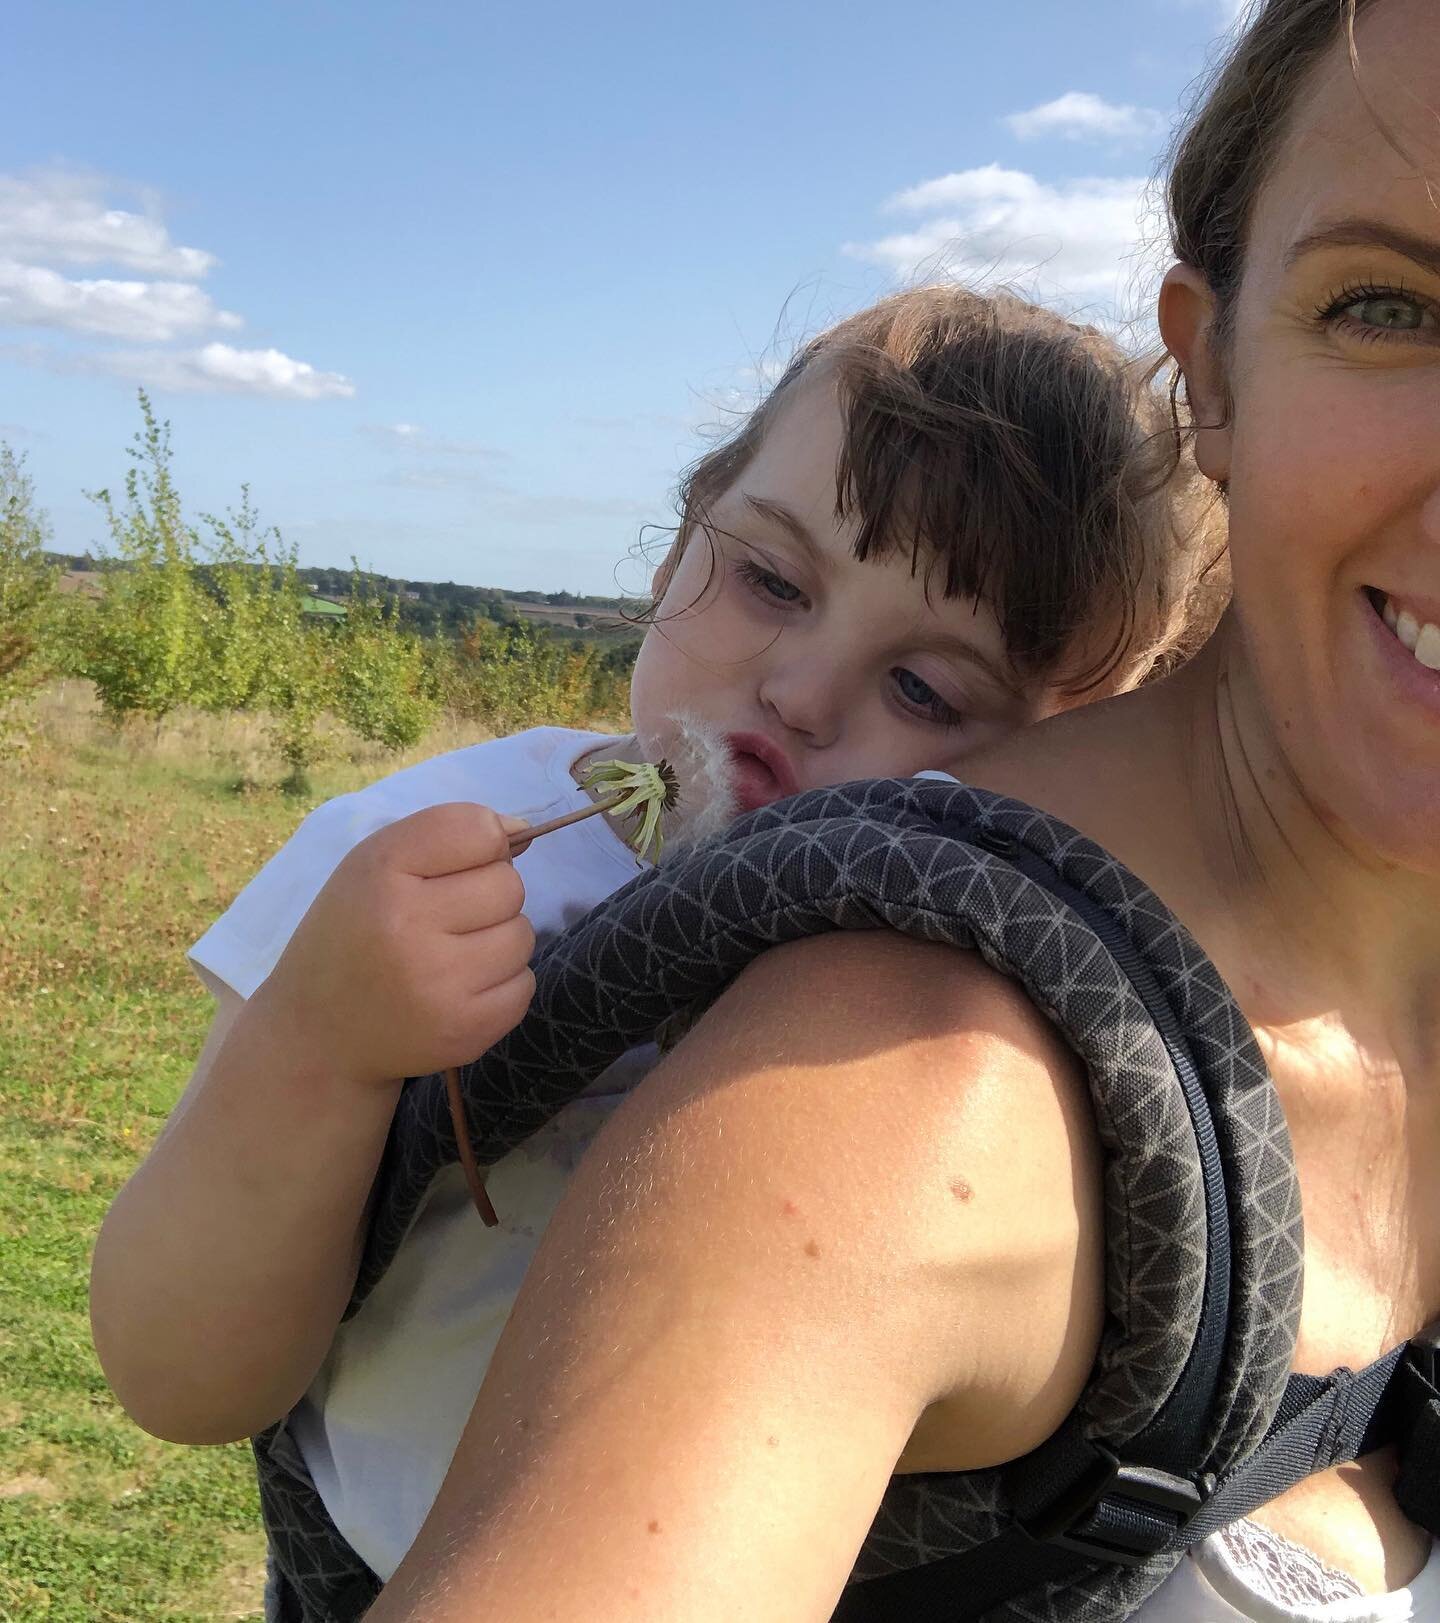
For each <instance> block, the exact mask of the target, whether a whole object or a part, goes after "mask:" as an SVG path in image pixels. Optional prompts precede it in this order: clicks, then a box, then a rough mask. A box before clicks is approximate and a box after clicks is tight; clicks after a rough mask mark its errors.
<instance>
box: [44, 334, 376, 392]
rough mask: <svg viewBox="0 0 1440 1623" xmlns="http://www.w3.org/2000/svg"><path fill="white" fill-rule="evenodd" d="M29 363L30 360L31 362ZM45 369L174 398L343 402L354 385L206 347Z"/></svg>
mask: <svg viewBox="0 0 1440 1623" xmlns="http://www.w3.org/2000/svg"><path fill="white" fill-rule="evenodd" d="M31 358H33V356H32V357H31ZM44 364H52V365H58V366H59V368H60V369H61V370H64V371H83V372H104V373H106V374H107V375H110V376H113V377H120V378H126V379H128V380H129V381H131V382H134V383H143V384H144V385H146V387H147V388H151V389H168V390H173V391H175V392H176V393H179V394H197V393H205V394H250V395H267V396H269V397H271V398H272V399H277V400H345V399H349V397H350V396H351V395H353V394H354V393H355V385H354V384H353V383H352V382H351V381H350V380H349V378H347V377H342V376H341V374H340V373H338V372H320V371H317V370H316V369H315V368H314V367H313V366H311V365H310V364H309V363H308V362H306V361H297V360H295V359H294V358H293V357H291V356H289V355H286V354H285V353H284V352H283V351H281V350H278V349H234V348H232V347H231V346H230V345H229V344H221V343H213V344H205V345H204V346H202V347H201V348H200V349H141V350H107V351H102V352H100V353H97V354H93V355H84V356H78V357H74V358H71V359H56V358H54V357H53V356H52V357H51V358H50V359H48V360H47V361H45V362H44Z"/></svg>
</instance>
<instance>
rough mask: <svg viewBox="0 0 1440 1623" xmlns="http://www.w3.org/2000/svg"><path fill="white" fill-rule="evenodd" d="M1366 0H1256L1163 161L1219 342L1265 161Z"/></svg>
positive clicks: (1175, 238)
mask: <svg viewBox="0 0 1440 1623" xmlns="http://www.w3.org/2000/svg"><path fill="white" fill-rule="evenodd" d="M1374 3H1375V0H1263V4H1261V5H1259V6H1258V7H1257V9H1256V10H1255V12H1254V15H1253V17H1252V19H1251V21H1250V23H1249V25H1248V26H1247V27H1246V28H1245V30H1244V32H1243V33H1242V34H1241V35H1240V38H1239V39H1238V40H1237V41H1236V43H1235V45H1234V47H1233V48H1232V49H1231V51H1230V53H1229V55H1228V56H1226V57H1225V59H1224V60H1223V61H1222V62H1221V63H1220V66H1219V67H1218V69H1217V70H1216V72H1215V74H1214V75H1213V77H1212V78H1211V80H1210V81H1209V83H1208V85H1206V87H1205V88H1204V90H1203V92H1202V94H1201V98H1200V100H1199V103H1198V105H1197V109H1196V111H1195V112H1194V114H1193V115H1192V116H1191V118H1190V120H1189V122H1188V124H1187V125H1186V126H1185V127H1184V128H1183V129H1182V130H1181V132H1180V135H1179V137H1178V139H1177V141H1176V144H1175V149H1174V155H1173V157H1172V159H1171V165H1170V184H1169V209H1170V239H1171V243H1172V245H1173V247H1174V250H1175V257H1176V258H1177V259H1178V260H1180V262H1181V263H1182V264H1185V265H1191V266H1193V267H1194V268H1195V269H1196V270H1198V271H1200V272H1201V273H1202V274H1203V275H1204V277H1205V280H1206V281H1207V282H1208V283H1209V284H1210V289H1211V292H1212V293H1213V294H1214V295H1215V301H1216V324H1215V338H1216V341H1217V344H1218V347H1219V349H1220V350H1221V351H1222V352H1223V350H1224V348H1225V346H1226V343H1227V341H1228V339H1229V337H1230V328H1231V322H1232V321H1233V318H1234V308H1235V296H1236V294H1237V293H1238V292H1239V290H1240V281H1241V277H1242V274H1243V272H1244V268H1245V246H1246V242H1247V239H1248V237H1249V232H1250V221H1251V218H1252V216H1253V214H1254V212H1255V200H1256V198H1257V197H1258V196H1259V194H1260V189H1261V187H1262V186H1263V185H1264V183H1265V180H1266V178H1267V177H1268V176H1269V174H1270V171H1271V169H1272V168H1273V167H1274V164H1275V160H1276V157H1277V156H1278V154H1279V151H1280V147H1281V144H1282V142H1283V141H1284V139H1285V136H1286V134H1287V132H1288V130H1289V128H1290V125H1291V121H1292V118H1293V115H1294V112H1295V107H1296V103H1297V102H1298V100H1299V98H1300V94H1301V91H1302V90H1303V89H1304V87H1305V85H1306V84H1307V82H1308V81H1309V79H1310V77H1311V75H1312V74H1313V72H1314V70H1315V69H1316V67H1317V66H1318V65H1319V63H1320V61H1321V59H1322V58H1323V57H1324V56H1325V55H1326V53H1327V52H1329V51H1330V50H1331V49H1332V48H1333V47H1334V46H1335V45H1336V44H1337V43H1338V42H1340V41H1342V40H1343V41H1345V42H1346V43H1347V44H1348V46H1349V50H1350V55H1351V60H1352V62H1353V61H1354V58H1355V22H1356V19H1357V18H1358V17H1359V16H1360V15H1361V13H1363V12H1364V11H1365V10H1367V9H1368V8H1369V7H1370V6H1371V5H1373V4H1374Z"/></svg>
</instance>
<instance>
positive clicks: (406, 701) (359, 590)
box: [334, 568, 438, 750]
mask: <svg viewBox="0 0 1440 1623" xmlns="http://www.w3.org/2000/svg"><path fill="white" fill-rule="evenodd" d="M334 635H335V640H336V656H337V663H338V667H339V677H340V681H339V688H338V691H337V693H336V708H337V710H338V711H339V713H340V715H341V716H343V717H344V719H345V720H346V721H348V722H349V723H350V725H351V726H352V727H353V728H354V729H355V731H356V732H357V733H359V734H360V736H361V737H362V738H368V739H370V740H371V741H372V742H374V743H377V744H384V745H385V746H386V747H387V748H388V749H394V750H400V749H407V748H408V747H409V746H410V745H411V744H416V743H418V742H419V741H420V740H421V739H422V738H423V737H424V736H425V733H426V730H427V729H428V728H429V726H430V724H431V723H432V722H433V721H434V719H435V712H436V710H437V708H438V704H437V698H438V694H437V689H436V685H435V683H434V681H433V679H432V676H431V672H430V669H429V662H428V661H427V660H426V657H425V645H424V643H422V642H421V640H420V639H419V637H417V636H415V635H413V634H412V633H411V632H408V631H402V630H401V629H400V625H399V606H398V604H397V602H396V601H395V599H394V598H391V599H390V600H389V602H382V601H381V600H380V599H379V598H378V597H377V596H376V595H375V594H374V593H373V592H370V591H368V590H366V589H365V588H364V587H363V586H362V584H361V582H360V578H359V570H358V568H357V570H356V572H355V575H354V577H353V578H352V583H351V590H350V597H349V601H348V603H347V605H346V615H345V620H344V623H343V624H342V625H341V626H340V627H339V628H338V629H337V630H336V632H335V633H334Z"/></svg>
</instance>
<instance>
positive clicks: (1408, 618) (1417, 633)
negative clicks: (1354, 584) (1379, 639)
mask: <svg viewBox="0 0 1440 1623" xmlns="http://www.w3.org/2000/svg"><path fill="white" fill-rule="evenodd" d="M1381 617H1382V618H1383V619H1384V621H1385V624H1386V625H1387V626H1389V627H1390V629H1391V630H1392V631H1393V632H1394V633H1395V636H1396V638H1397V639H1398V640H1399V641H1400V642H1401V643H1403V644H1404V645H1405V647H1406V648H1408V649H1409V650H1410V652H1411V653H1412V654H1414V656H1415V657H1416V659H1418V660H1419V661H1420V663H1421V664H1422V665H1423V666H1425V668H1426V669H1427V670H1431V671H1440V626H1437V625H1431V624H1428V623H1427V624H1423V625H1422V624H1421V622H1420V621H1419V619H1417V618H1416V616H1415V615H1413V614H1412V613H1411V612H1410V610H1409V609H1407V608H1405V607H1404V606H1403V605H1401V604H1397V603H1396V602H1395V600H1394V598H1391V597H1387V598H1386V599H1385V607H1384V609H1383V610H1382V611H1381Z"/></svg>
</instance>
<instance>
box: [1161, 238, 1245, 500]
mask: <svg viewBox="0 0 1440 1623" xmlns="http://www.w3.org/2000/svg"><path fill="white" fill-rule="evenodd" d="M1217 313H1218V312H1217V309H1216V304H1215V295H1214V293H1212V292H1211V290H1210V284H1209V283H1208V282H1207V281H1206V280H1205V278H1204V277H1203V276H1202V275H1201V274H1200V272H1199V271H1198V270H1196V269H1195V268H1194V267H1193V266H1191V265H1172V266H1171V268H1170V271H1169V273H1168V274H1167V275H1166V277H1165V280H1164V282H1163V284H1162V285H1161V288H1160V310H1159V317H1160V337H1161V339H1162V340H1163V341H1164V344H1165V347H1166V349H1168V350H1169V351H1170V353H1171V354H1172V355H1173V356H1174V357H1175V359H1176V361H1177V363H1178V364H1179V367H1180V371H1181V373H1182V374H1183V376H1184V378H1185V396H1186V399H1187V400H1188V401H1189V403H1190V416H1191V419H1192V420H1193V422H1194V424H1195V461H1196V464H1197V466H1198V467H1199V469H1200V471H1201V473H1203V474H1204V475H1205V477H1206V478H1207V479H1213V480H1214V481H1215V483H1216V484H1217V485H1225V484H1228V483H1229V480H1230V453H1231V444H1232V428H1231V422H1230V391H1229V389H1228V388H1227V387H1226V383H1225V369H1224V366H1223V363H1222V360H1221V356H1220V354H1219V350H1218V346H1217V344H1216V342H1215V318H1216V315H1217Z"/></svg>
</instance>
